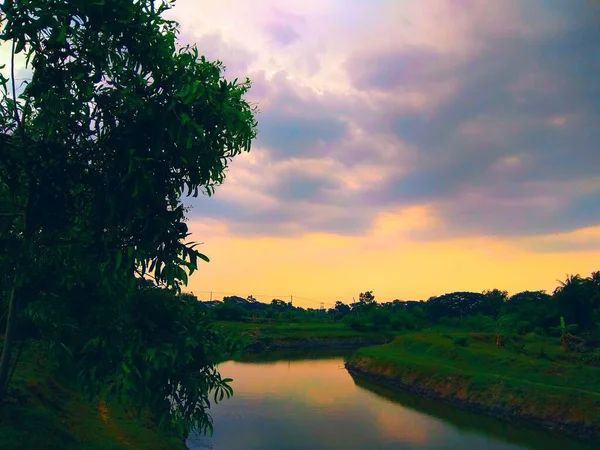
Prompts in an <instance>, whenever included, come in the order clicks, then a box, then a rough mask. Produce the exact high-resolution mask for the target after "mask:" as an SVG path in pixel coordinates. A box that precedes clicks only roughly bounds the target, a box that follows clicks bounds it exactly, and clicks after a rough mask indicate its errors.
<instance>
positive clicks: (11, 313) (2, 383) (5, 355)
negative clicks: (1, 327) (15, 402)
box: [0, 274, 19, 402]
mask: <svg viewBox="0 0 600 450" xmlns="http://www.w3.org/2000/svg"><path fill="white" fill-rule="evenodd" d="M18 281H19V279H18V275H17V274H15V278H14V281H13V286H12V289H11V291H10V297H9V299H8V316H7V317H6V331H5V333H4V345H3V346H2V357H1V358H0V402H2V401H3V400H4V397H5V395H6V389H7V387H8V375H9V371H10V360H11V356H12V351H13V345H14V343H13V340H14V333H15V321H16V317H17V295H16V291H17V283H18Z"/></svg>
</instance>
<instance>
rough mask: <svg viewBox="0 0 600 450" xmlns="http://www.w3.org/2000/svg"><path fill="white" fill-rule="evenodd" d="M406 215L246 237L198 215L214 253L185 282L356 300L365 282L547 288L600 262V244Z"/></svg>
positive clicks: (439, 290) (243, 292) (408, 294)
mask: <svg viewBox="0 0 600 450" xmlns="http://www.w3.org/2000/svg"><path fill="white" fill-rule="evenodd" d="M405 220H406V221H409V220H411V218H408V219H405ZM413 220H415V219H413ZM417 223H418V220H417ZM408 224H409V223H407V222H403V221H402V219H401V218H394V217H389V216H388V217H387V218H386V219H385V220H380V226H379V227H376V228H375V229H373V230H372V231H371V232H370V233H369V234H368V235H366V236H364V237H340V236H335V235H327V234H307V235H304V236H299V237H293V238H274V237H262V238H257V237H246V238H245V237H240V236H235V235H231V234H229V233H228V232H227V229H226V228H225V227H224V226H223V225H221V226H220V225H219V224H218V223H216V222H209V223H206V224H205V225H201V224H200V223H197V222H193V223H191V224H190V229H191V231H192V232H193V233H194V236H196V235H197V236H198V238H197V240H202V241H203V242H204V245H202V246H201V247H199V248H200V249H201V251H202V252H204V253H205V254H206V255H208V256H209V257H210V258H211V261H210V263H203V264H202V265H201V266H200V270H199V271H198V272H196V273H195V274H194V275H193V276H192V277H191V281H190V284H189V286H188V288H187V289H186V290H188V291H192V292H194V293H195V294H196V295H197V296H198V297H199V298H200V299H208V298H209V295H210V294H209V291H211V290H212V291H214V293H213V298H214V299H221V298H222V297H223V293H232V294H237V295H240V296H244V297H245V296H247V295H254V296H255V297H256V298H257V299H258V300H260V301H263V302H270V300H271V299H272V298H273V297H274V296H278V297H279V298H283V299H285V300H287V299H288V298H289V295H293V296H294V303H295V304H297V305H301V306H303V307H319V306H320V302H325V304H326V305H325V306H330V305H331V304H332V303H334V302H335V301H337V300H341V301H344V302H351V301H352V297H356V298H358V294H359V293H360V292H363V291H365V290H372V291H373V293H374V294H375V296H376V299H377V300H378V301H390V300H393V299H396V298H399V299H406V300H409V299H427V298H428V297H430V296H433V295H439V294H443V293H446V292H452V291H458V290H467V291H482V290H485V289H491V288H500V289H506V290H508V291H509V293H516V292H520V291H522V290H526V289H529V290H538V289H546V290H548V291H549V292H551V291H552V290H553V289H554V288H555V287H556V285H557V282H556V279H562V278H564V276H565V274H567V273H580V274H582V275H589V273H591V272H592V271H594V270H598V269H599V268H600V252H598V251H579V252H556V253H551V252H544V253H539V252H535V251H532V250H527V248H526V247H527V246H528V245H532V244H535V242H536V241H539V240H540V239H542V240H543V239H544V237H542V238H523V239H519V240H515V239H514V238H513V239H504V240H503V239H499V238H489V237H482V238H463V239H448V240H443V241H440V242H414V241H411V240H410V239H407V238H405V237H403V235H402V228H403V227H406V226H407V225H408ZM589 234H595V235H596V236H598V237H600V227H598V228H596V229H592V230H583V231H581V232H578V233H574V234H573V233H572V234H571V235H569V236H568V235H565V237H568V238H569V239H570V240H571V241H573V240H576V239H581V238H585V237H586V235H589ZM200 236H201V237H200ZM552 237H553V238H554V237H555V236H552ZM262 295H264V296H265V297H262ZM284 296H285V297H284Z"/></svg>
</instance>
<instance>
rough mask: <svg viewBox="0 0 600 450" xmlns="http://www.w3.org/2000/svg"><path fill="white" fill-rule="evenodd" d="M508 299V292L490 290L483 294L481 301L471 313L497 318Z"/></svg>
mask: <svg viewBox="0 0 600 450" xmlns="http://www.w3.org/2000/svg"><path fill="white" fill-rule="evenodd" d="M507 298H508V292H506V291H502V290H500V289H491V290H488V291H484V292H483V298H482V299H481V301H480V302H479V303H478V304H477V305H475V306H474V307H473V312H478V313H481V314H484V315H486V316H491V317H497V316H498V315H499V314H500V312H501V311H502V308H503V306H504V303H505V302H506V300H507Z"/></svg>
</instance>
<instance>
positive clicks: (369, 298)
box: [358, 291, 375, 306]
mask: <svg viewBox="0 0 600 450" xmlns="http://www.w3.org/2000/svg"><path fill="white" fill-rule="evenodd" d="M358 302H359V303H360V305H361V306H371V305H374V304H375V296H374V295H373V291H366V292H361V293H360V295H359V296H358Z"/></svg>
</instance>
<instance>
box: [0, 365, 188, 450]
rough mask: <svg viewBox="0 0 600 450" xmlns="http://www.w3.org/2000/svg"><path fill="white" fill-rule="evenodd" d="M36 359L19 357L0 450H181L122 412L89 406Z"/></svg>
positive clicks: (0, 422) (2, 411)
mask: <svg viewBox="0 0 600 450" xmlns="http://www.w3.org/2000/svg"><path fill="white" fill-rule="evenodd" d="M36 359H37V358H36V357H35V355H33V354H25V355H23V358H22V360H21V363H20V366H19V367H18V369H17V370H16V371H15V378H14V380H13V382H12V383H11V390H10V397H9V398H8V400H7V403H6V404H3V405H2V406H1V407H0V448H1V449H3V450H19V449H24V448H27V449H37V448H39V449H41V448H43V449H49V450H51V449H57V450H63V449H64V450H70V449H74V450H75V449H86V450H95V449H97V450H100V449H102V450H117V449H125V448H127V449H132V448H133V449H146V448H152V449H164V450H177V449H185V448H186V447H185V444H184V442H183V440H182V439H181V438H180V437H176V436H169V435H165V434H164V433H163V432H162V431H161V430H159V429H158V428H157V427H156V426H154V425H153V424H152V423H151V422H150V421H149V420H148V419H137V418H136V417H135V416H134V414H133V412H132V411H130V410H128V408H127V407H126V406H123V405H117V404H106V403H105V402H97V403H92V402H88V401H87V400H86V399H85V398H84V396H83V394H82V393H81V391H80V390H79V389H77V387H76V386H75V384H74V383H73V382H72V381H70V380H68V379H66V378H64V377H60V376H57V375H56V374H53V373H52V370H51V369H50V368H49V367H48V365H47V364H44V363H43V362H42V363H41V365H38V363H37V361H36Z"/></svg>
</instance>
